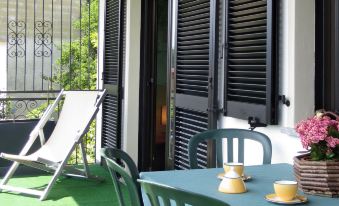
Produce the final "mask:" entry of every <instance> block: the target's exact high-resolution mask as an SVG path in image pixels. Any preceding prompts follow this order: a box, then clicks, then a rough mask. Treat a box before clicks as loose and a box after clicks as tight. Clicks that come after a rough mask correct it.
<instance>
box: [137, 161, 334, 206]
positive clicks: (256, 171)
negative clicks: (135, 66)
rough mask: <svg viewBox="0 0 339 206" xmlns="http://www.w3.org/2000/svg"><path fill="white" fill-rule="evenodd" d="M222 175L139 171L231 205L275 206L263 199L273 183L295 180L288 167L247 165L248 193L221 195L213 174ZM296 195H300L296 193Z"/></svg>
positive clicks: (322, 200)
mask: <svg viewBox="0 0 339 206" xmlns="http://www.w3.org/2000/svg"><path fill="white" fill-rule="evenodd" d="M222 172H223V169H222V168H212V169H194V170H170V171H159V172H142V173H141V174H140V178H141V179H145V180H150V181H154V182H158V183H162V184H167V185H170V186H173V187H177V188H181V189H184V190H188V191H192V192H196V193H200V194H204V195H207V196H211V197H214V198H216V199H220V200H223V201H225V202H226V203H228V204H230V205H231V206H247V205H248V206H250V205H251V206H265V205H268V206H269V205H276V204H274V203H270V202H267V201H266V200H265V198H264V197H265V195H267V194H271V193H274V190H273V182H274V181H276V180H294V179H295V178H294V176H293V167H292V166H291V165H289V164H272V165H260V166H247V167H245V174H246V175H249V176H252V179H251V180H250V181H247V182H246V187H247V190H248V191H247V192H246V193H243V194H224V193H221V192H219V191H218V186H219V184H220V180H219V179H218V178H217V175H218V174H219V173H222ZM299 194H303V193H302V192H300V191H299ZM144 198H145V197H144ZM307 198H308V202H307V203H306V204H304V205H308V206H339V198H328V197H320V196H313V195H312V196H311V195H308V196H307Z"/></svg>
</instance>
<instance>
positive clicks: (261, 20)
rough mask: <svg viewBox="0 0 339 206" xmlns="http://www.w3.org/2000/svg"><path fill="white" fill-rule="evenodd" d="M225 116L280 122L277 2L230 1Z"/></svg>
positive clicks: (271, 122)
mask: <svg viewBox="0 0 339 206" xmlns="http://www.w3.org/2000/svg"><path fill="white" fill-rule="evenodd" d="M226 2H227V3H226V30H225V31H226V42H225V60H226V62H225V96H224V97H225V104H224V107H225V114H226V115H227V116H231V117H236V118H241V119H249V118H251V119H253V120H255V121H257V122H258V123H264V124H274V123H276V122H277V118H276V117H277V115H276V113H277V102H278V94H277V85H278V83H277V74H278V70H277V64H276V54H277V51H276V28H275V25H276V18H275V13H276V12H275V9H276V5H275V3H276V1H275V0H255V1H253V0H229V1H226Z"/></svg>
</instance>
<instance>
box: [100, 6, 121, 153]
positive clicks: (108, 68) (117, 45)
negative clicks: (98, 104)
mask: <svg viewBox="0 0 339 206" xmlns="http://www.w3.org/2000/svg"><path fill="white" fill-rule="evenodd" d="M124 2H125V1H124V0H106V19H105V49H104V52H105V53H104V68H103V82H104V88H106V89H107V91H108V94H107V96H106V98H105V100H104V102H103V106H102V110H103V112H102V113H103V114H102V115H103V120H102V121H103V122H102V146H103V147H113V148H120V147H121V99H122V98H121V97H122V96H121V94H122V87H121V85H122V70H123V65H124V63H123V61H124V58H123V54H124V45H123V44H124V29H123V28H125V27H124V24H125V22H124V19H125V18H124V9H123V8H124Z"/></svg>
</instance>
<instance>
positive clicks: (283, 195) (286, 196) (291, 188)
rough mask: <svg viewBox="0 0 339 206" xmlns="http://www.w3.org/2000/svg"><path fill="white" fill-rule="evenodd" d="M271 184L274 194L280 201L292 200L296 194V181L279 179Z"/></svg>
mask: <svg viewBox="0 0 339 206" xmlns="http://www.w3.org/2000/svg"><path fill="white" fill-rule="evenodd" d="M273 185H274V191H275V194H276V195H277V197H278V198H279V199H281V200H282V201H289V200H293V199H294V198H295V196H296V194H297V190H298V183H297V182H296V181H289V180H279V181H275V182H274V184H273Z"/></svg>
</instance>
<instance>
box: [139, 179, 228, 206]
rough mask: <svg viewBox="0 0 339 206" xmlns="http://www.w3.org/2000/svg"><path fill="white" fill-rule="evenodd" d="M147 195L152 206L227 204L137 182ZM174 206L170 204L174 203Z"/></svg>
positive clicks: (199, 195) (157, 184) (145, 182)
mask: <svg viewBox="0 0 339 206" xmlns="http://www.w3.org/2000/svg"><path fill="white" fill-rule="evenodd" d="M138 181H139V182H140V184H141V187H142V188H143V191H144V192H145V193H146V194H147V196H148V198H149V200H150V201H151V204H152V206H160V205H163V206H174V205H176V206H184V205H192V206H206V205H210V206H228V204H227V203H225V202H222V201H221V200H217V199H214V198H211V197H208V196H205V195H201V194H197V193H193V192H189V191H185V190H182V189H178V188H174V187H170V186H168V185H163V184H159V183H155V182H151V181H147V180H138ZM174 202H175V204H174V205H173V204H171V203H174Z"/></svg>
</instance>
